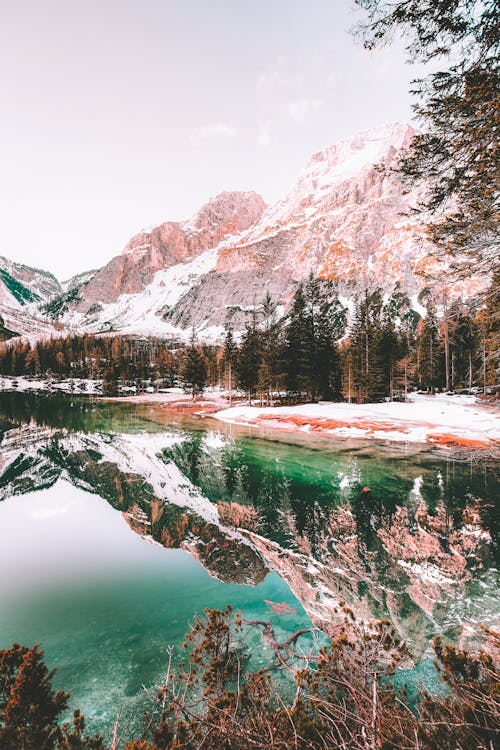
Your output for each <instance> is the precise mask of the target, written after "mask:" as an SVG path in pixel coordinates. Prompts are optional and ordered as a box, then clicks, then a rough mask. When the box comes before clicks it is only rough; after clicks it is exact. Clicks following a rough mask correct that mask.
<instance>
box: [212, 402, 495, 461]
mask: <svg viewBox="0 0 500 750" xmlns="http://www.w3.org/2000/svg"><path fill="white" fill-rule="evenodd" d="M213 416H214V417H215V418H216V419H219V420H221V421H224V422H230V423H233V424H245V425H251V426H255V427H263V426H265V427H273V428H277V429H285V430H293V431H300V432H305V433H313V434H323V435H331V436H335V437H346V438H347V437H348V438H373V439H376V440H389V441H397V442H412V443H430V444H436V445H457V446H461V447H466V448H467V447H468V448H472V449H474V448H478V449H483V448H488V447H495V446H499V445H500V411H498V410H495V409H493V408H491V407H488V406H484V405H483V404H481V403H480V402H479V401H478V400H477V399H476V397H475V396H445V395H435V396H427V395H421V394H411V396H410V402H409V403H396V402H392V403H381V404H346V403H319V404H302V405H300V406H291V407H287V406H283V407H277V408H270V407H264V408H260V407H249V406H233V407H232V408H229V409H223V410H221V411H218V412H216V413H215V414H213Z"/></svg>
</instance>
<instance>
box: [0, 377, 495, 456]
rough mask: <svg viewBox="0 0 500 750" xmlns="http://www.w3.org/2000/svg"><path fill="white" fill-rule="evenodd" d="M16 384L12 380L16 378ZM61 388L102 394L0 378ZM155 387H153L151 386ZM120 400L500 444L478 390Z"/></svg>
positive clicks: (398, 437)
mask: <svg viewBox="0 0 500 750" xmlns="http://www.w3.org/2000/svg"><path fill="white" fill-rule="evenodd" d="M14 380H15V385H14V386H13V381H14ZM2 390H3V391H5V390H16V391H20V392H26V391H34V390H37V391H54V390H56V391H59V392H66V393H70V394H73V395H77V394H86V395H94V396H98V397H100V398H102V396H100V391H101V383H100V382H98V381H79V380H77V379H75V380H72V381H61V382H55V381H52V382H50V383H49V382H45V381H40V380H30V379H28V378H22V377H18V378H15V379H13V378H0V391H2ZM151 390H152V389H151ZM105 400H107V401H116V402H121V403H135V404H151V405H153V406H156V407H158V408H161V409H168V410H174V411H177V412H181V413H185V414H194V415H199V416H210V417H212V418H215V419H217V420H219V421H221V422H226V423H230V424H240V425H245V426H250V427H255V428H259V427H266V428H272V429H279V430H286V431H289V432H300V433H306V434H314V435H330V436H332V437H336V438H364V439H366V438H371V439H375V440H383V441H393V442H411V443H428V444H431V445H432V444H434V445H451V446H459V447H463V448H469V449H472V450H474V449H478V450H481V449H490V448H497V449H500V407H499V406H498V405H497V406H492V405H488V404H484V403H482V402H481V401H480V399H478V398H476V396H464V395H444V394H437V395H434V396H430V395H425V394H417V393H412V394H410V395H409V402H408V403H400V402H391V403H388V402H386V403H380V404H347V403H333V402H322V403H318V404H300V405H296V406H278V407H261V406H248V404H243V403H238V404H237V405H235V406H229V401H228V398H227V393H226V392H223V391H220V390H218V389H209V390H207V391H206V392H205V394H204V396H203V397H202V398H200V399H197V400H196V401H194V402H193V401H192V399H191V397H190V395H189V394H186V393H184V392H183V390H182V389H181V388H170V389H168V390H167V391H164V392H160V393H156V392H146V393H141V394H138V395H137V394H130V395H126V396H121V397H114V398H109V397H108V398H106V399H105Z"/></svg>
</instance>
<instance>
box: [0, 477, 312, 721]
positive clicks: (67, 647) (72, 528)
mask: <svg viewBox="0 0 500 750" xmlns="http://www.w3.org/2000/svg"><path fill="white" fill-rule="evenodd" d="M0 518H1V525H0V567H1V569H2V570H3V571H4V576H3V581H2V584H1V585H0V647H8V646H9V645H10V644H11V643H12V642H14V641H18V642H21V643H26V644H33V643H35V642H41V643H42V647H43V649H44V650H45V652H46V660H47V663H48V664H50V665H51V667H56V668H57V673H56V679H55V684H56V685H57V687H60V688H64V689H65V690H69V691H70V692H71V693H72V706H73V707H76V706H79V707H80V708H81V709H82V711H83V712H84V713H85V715H86V716H87V719H88V722H89V726H91V727H92V728H94V729H98V730H101V731H104V732H106V731H109V728H110V726H111V725H112V723H113V721H114V718H115V715H116V712H117V710H118V708H119V706H124V708H125V710H124V711H123V722H124V725H125V724H126V723H128V722H130V721H132V717H133V716H134V715H135V717H136V720H135V723H136V724H137V723H138V722H139V723H140V718H141V715H142V710H143V708H144V707H145V706H146V705H147V696H146V693H145V688H146V689H148V690H150V691H151V690H153V694H154V688H155V686H157V685H160V684H161V681H162V675H163V673H164V670H165V667H166V664H167V658H168V652H167V649H168V647H169V645H173V646H175V647H176V649H177V653H180V651H181V649H180V644H181V643H182V641H183V636H184V634H185V632H186V631H187V630H188V629H189V626H190V624H191V623H192V622H193V618H194V616H195V614H196V613H198V614H200V615H201V614H203V610H204V608H205V607H211V608H213V607H215V608H224V607H225V606H226V604H228V603H229V604H231V605H232V606H233V607H234V608H237V609H240V610H241V611H242V612H243V613H244V615H245V616H246V617H249V618H256V619H259V618H263V617H266V618H268V617H269V616H270V618H271V620H273V622H274V623H275V625H276V627H277V632H278V633H280V634H282V635H283V636H286V634H287V633H288V634H289V633H291V632H294V630H295V629H297V628H299V627H303V626H304V625H305V626H306V627H307V625H308V624H309V620H308V618H307V616H306V615H305V613H304V610H303V608H302V607H301V605H300V603H299V602H298V601H297V600H296V598H295V597H294V596H293V595H292V594H291V593H290V590H289V589H288V587H287V586H286V585H285V584H284V583H283V581H282V580H281V579H280V577H279V576H278V575H277V574H276V573H270V574H269V575H267V576H266V578H265V579H264V581H263V582H262V583H260V584H258V585H257V586H242V585H236V584H224V583H222V582H221V581H218V580H217V579H215V578H213V577H211V576H210V575H209V574H208V573H207V572H206V571H205V570H204V569H203V567H202V566H201V565H200V564H199V563H198V562H196V561H195V560H194V559H193V557H191V555H189V554H188V553H187V552H183V551H181V550H166V549H163V548H162V547H160V546H158V545H153V544H148V543H147V542H145V541H144V540H143V539H142V538H141V537H139V536H137V535H136V534H134V532H132V531H131V530H130V529H129V528H128V526H127V525H126V523H125V522H124V521H123V518H121V515H120V513H118V512H117V511H115V510H113V509H112V508H111V507H110V506H109V505H108V504H107V503H106V502H105V501H104V500H101V499H100V498H98V497H96V496H94V495H90V494H89V493H87V492H84V491H82V490H80V489H77V488H75V487H72V486H71V485H70V484H68V483H67V482H64V481H59V482H58V483H57V484H56V485H54V487H52V488H51V489H50V490H43V491H41V492H38V493H29V494H27V495H25V496H23V497H17V498H10V499H9V500H6V501H5V502H4V503H3V504H2V508H1V515H0ZM266 599H267V600H272V601H279V602H281V601H286V602H287V603H288V604H289V605H290V606H291V607H293V608H295V609H296V610H297V614H296V615H289V616H287V617H279V616H277V615H273V614H272V613H271V614H270V612H269V607H268V606H267V605H266V604H265V600H266ZM249 638H250V639H251V646H252V652H253V656H252V659H251V663H250V665H249V666H250V667H251V668H257V667H258V666H260V664H262V663H264V662H266V660H267V659H268V658H269V655H268V654H267V652H266V651H265V649H263V647H262V645H261V643H260V640H259V638H258V634H257V632H255V633H252V634H251V636H249Z"/></svg>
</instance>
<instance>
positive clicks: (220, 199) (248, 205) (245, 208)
mask: <svg viewBox="0 0 500 750" xmlns="http://www.w3.org/2000/svg"><path fill="white" fill-rule="evenodd" d="M265 208H266V204H265V203H264V200H263V198H262V196H261V195H259V194H258V193H255V192H254V191H253V190H248V191H244V190H234V191H228V190H224V191H223V192H222V193H219V194H218V195H216V196H214V197H213V198H209V200H208V201H207V202H206V203H205V204H204V205H203V206H202V207H201V208H200V209H199V210H198V211H197V212H196V213H195V214H194V215H193V216H192V217H191V218H190V219H189V221H187V222H184V223H183V224H182V228H183V229H184V230H185V231H189V230H191V231H193V230H194V231H199V230H200V229H203V228H204V227H206V226H207V222H208V223H211V224H212V225H220V224H226V223H227V222H228V220H229V221H230V222H231V219H233V220H234V225H235V230H234V231H240V230H241V229H247V228H248V227H249V226H251V225H252V224H253V223H254V222H256V221H257V220H258V219H260V217H261V215H262V212H263V211H264V209H265Z"/></svg>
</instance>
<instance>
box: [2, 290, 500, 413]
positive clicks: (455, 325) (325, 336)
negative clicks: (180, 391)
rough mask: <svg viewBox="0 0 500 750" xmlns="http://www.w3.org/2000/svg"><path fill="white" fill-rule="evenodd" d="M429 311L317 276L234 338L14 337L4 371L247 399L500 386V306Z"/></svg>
mask: <svg viewBox="0 0 500 750" xmlns="http://www.w3.org/2000/svg"><path fill="white" fill-rule="evenodd" d="M419 302H420V305H422V306H423V307H424V308H425V315H423V316H421V315H420V314H419V313H418V312H416V311H415V310H414V309H413V308H412V305H411V302H410V300H409V298H408V297H407V296H406V295H405V294H403V293H402V292H401V291H399V290H398V289H396V291H395V292H394V293H393V294H392V295H391V296H388V295H384V294H383V292H382V290H381V289H377V290H375V291H373V292H368V291H367V292H365V294H364V295H362V296H361V297H358V298H357V299H355V301H354V305H353V309H352V310H351V311H350V313H349V311H348V310H347V308H346V307H345V306H344V305H343V304H342V303H341V302H340V301H339V299H338V298H337V296H336V295H335V293H334V290H333V288H332V286H331V285H330V284H329V283H328V282H322V281H319V280H317V279H314V278H312V277H310V278H309V279H308V280H307V281H306V282H304V283H302V284H299V285H298V286H297V288H296V291H295V295H294V297H293V300H292V303H291V306H290V310H289V312H288V314H287V315H286V317H282V316H280V315H279V309H278V306H277V303H276V302H275V301H274V300H273V299H272V298H271V297H270V296H269V295H267V296H266V297H265V298H264V300H263V301H262V303H261V304H260V305H256V306H255V309H254V310H253V311H251V312H250V313H249V319H248V321H247V324H246V327H245V329H244V331H243V333H242V334H241V335H240V336H238V337H235V335H234V333H233V330H232V328H231V325H230V322H229V323H228V324H227V325H226V331H225V339H224V343H223V345H219V346H217V345H209V344H204V343H202V342H199V341H197V338H196V334H195V332H194V331H193V334H192V336H191V340H190V341H189V343H187V344H186V343H183V342H179V341H175V340H164V339H159V338H148V339H146V338H140V337H132V336H121V335H116V336H103V335H90V334H85V335H82V336H65V337H60V338H53V339H50V340H46V341H39V342H37V343H35V344H33V345H31V344H30V343H28V342H23V341H19V342H17V341H16V342H14V343H12V342H9V343H7V344H4V345H3V348H2V351H1V354H0V374H1V375H4V376H20V375H28V376H32V377H50V376H52V377H55V378H61V379H62V378H69V379H71V378H73V379H94V380H102V381H103V392H104V393H105V394H107V395H116V394H119V393H120V392H123V391H124V390H126V389H127V388H137V390H138V391H141V390H144V389H145V388H147V387H148V388H154V389H155V390H158V389H160V388H168V387H172V386H182V387H184V388H185V390H186V391H190V392H192V394H193V396H196V395H198V394H200V393H202V392H203V390H204V388H205V387H207V386H221V387H223V388H225V389H227V390H229V391H230V392H232V391H234V390H236V389H238V390H239V391H244V392H245V393H246V394H247V397H248V399H252V398H256V397H257V398H260V400H261V401H262V402H264V403H267V404H273V403H276V402H278V401H280V402H282V401H284V400H286V401H317V400H346V401H354V402H358V403H364V402H372V401H381V400H384V399H390V400H392V399H399V400H402V399H404V398H405V395H406V393H407V392H408V391H410V390H414V389H420V390H424V391H428V392H431V393H433V392H435V391H437V390H446V391H456V390H464V389H465V390H471V389H472V388H478V389H479V388H480V389H482V390H487V389H488V388H492V387H495V386H497V384H498V383H499V381H500V378H499V375H498V364H499V363H498V339H499V326H498V312H497V311H495V309H494V307H493V306H492V305H489V304H488V301H486V303H485V302H484V299H483V300H482V301H481V304H479V303H475V302H474V300H470V301H468V302H462V301H458V300H454V301H452V302H449V301H448V300H447V297H446V294H445V293H444V292H443V293H441V294H440V295H439V296H438V295H436V294H435V293H432V292H431V291H429V290H425V291H424V292H422V293H421V294H420V297H419Z"/></svg>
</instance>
